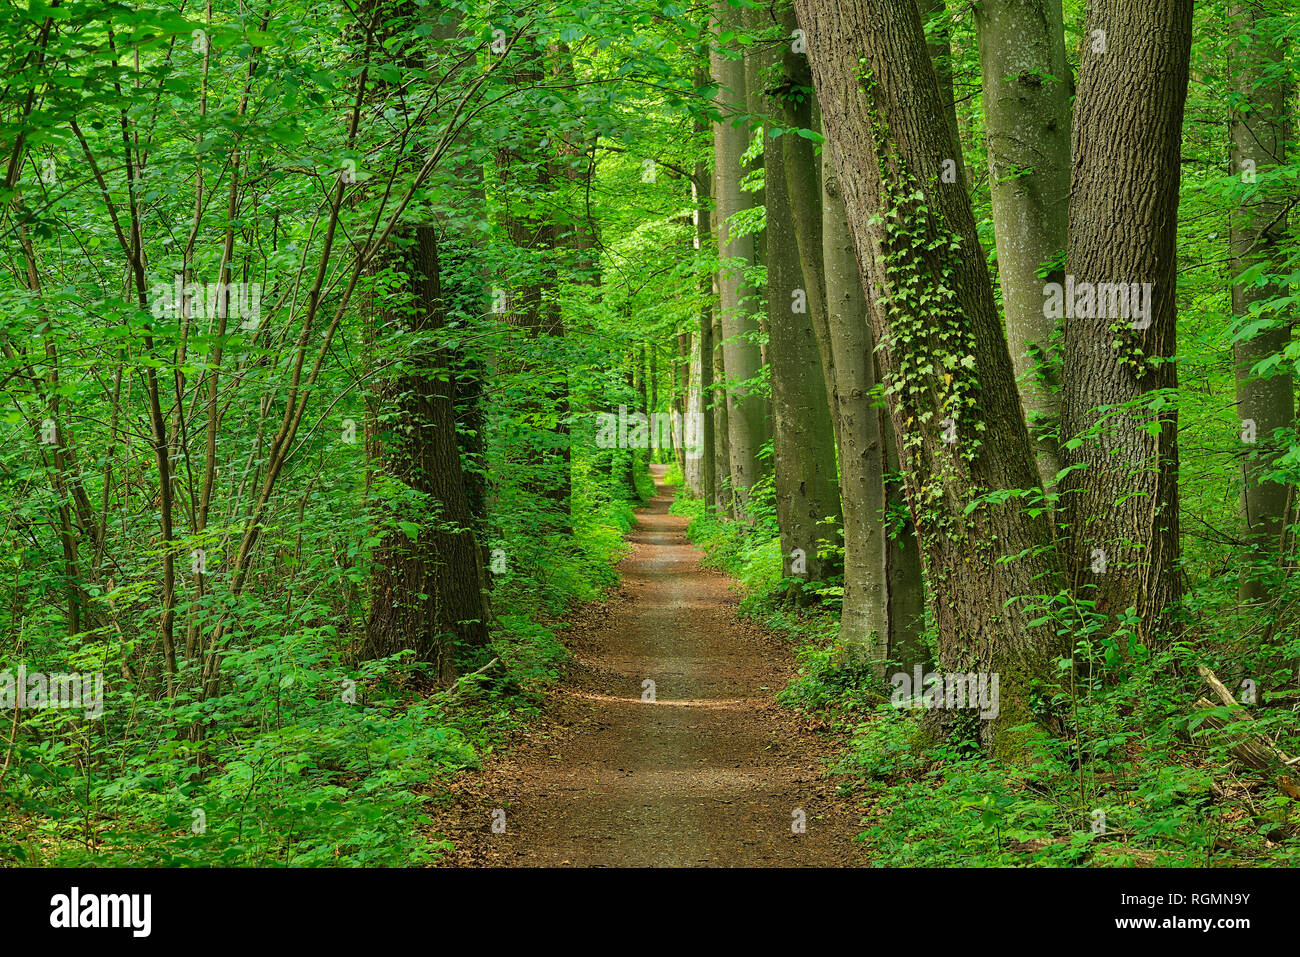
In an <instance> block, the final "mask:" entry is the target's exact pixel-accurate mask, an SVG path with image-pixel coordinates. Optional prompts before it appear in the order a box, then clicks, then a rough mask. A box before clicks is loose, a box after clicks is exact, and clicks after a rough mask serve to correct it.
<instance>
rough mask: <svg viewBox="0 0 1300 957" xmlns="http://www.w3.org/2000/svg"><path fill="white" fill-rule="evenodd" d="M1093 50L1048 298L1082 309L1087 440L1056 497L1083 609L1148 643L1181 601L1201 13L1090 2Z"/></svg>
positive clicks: (1075, 334) (1071, 329)
mask: <svg viewBox="0 0 1300 957" xmlns="http://www.w3.org/2000/svg"><path fill="white" fill-rule="evenodd" d="M1085 36H1087V37H1088V38H1089V42H1088V43H1087V44H1085V47H1084V53H1083V62H1082V65H1081V68H1080V72H1079V86H1078V96H1077V99H1076V108H1075V118H1074V161H1073V165H1074V176H1073V180H1072V183H1071V190H1070V235H1069V255H1068V258H1067V262H1066V273H1067V276H1066V283H1067V284H1066V287H1065V289H1064V290H1062V291H1061V295H1055V292H1054V293H1053V297H1054V298H1056V300H1057V302H1058V303H1060V304H1061V305H1062V306H1063V307H1066V308H1069V307H1073V306H1075V305H1076V304H1077V306H1078V308H1075V309H1074V310H1073V312H1074V314H1073V316H1071V315H1070V314H1069V313H1068V312H1067V313H1066V321H1065V352H1064V364H1063V369H1062V380H1063V384H1064V388H1063V399H1062V404H1063V408H1062V433H1061V435H1062V438H1063V439H1066V440H1069V439H1070V438H1072V437H1075V436H1079V437H1082V438H1083V441H1082V442H1081V444H1079V445H1078V447H1077V448H1073V449H1071V448H1069V446H1066V449H1065V451H1064V458H1065V464H1066V465H1067V466H1078V468H1075V469H1073V470H1072V471H1071V472H1070V474H1069V475H1068V476H1066V477H1065V479H1064V480H1063V481H1062V483H1061V493H1062V503H1063V506H1064V509H1065V519H1066V522H1067V524H1068V526H1069V528H1070V532H1071V538H1070V542H1069V546H1068V548H1067V552H1066V559H1067V568H1068V570H1069V577H1070V582H1071V585H1072V587H1074V589H1075V594H1076V595H1077V596H1078V597H1079V598H1081V599H1086V600H1089V601H1094V602H1096V606H1095V607H1096V609H1097V611H1099V612H1101V613H1104V614H1107V615H1111V616H1117V615H1120V614H1122V613H1123V612H1124V611H1125V609H1127V608H1135V609H1136V612H1137V614H1138V615H1139V616H1140V618H1141V619H1142V626H1141V627H1140V629H1139V634H1140V635H1143V636H1145V635H1150V634H1152V633H1155V632H1159V631H1162V630H1163V629H1164V625H1165V618H1164V617H1163V616H1164V612H1165V610H1166V609H1167V608H1168V607H1169V606H1170V605H1171V604H1172V603H1173V602H1174V601H1175V600H1176V599H1177V598H1178V596H1179V575H1180V569H1179V567H1178V561H1179V542H1178V422H1177V413H1176V411H1175V407H1174V403H1173V402H1171V401H1167V399H1166V398H1165V397H1166V395H1167V393H1166V392H1165V391H1164V390H1171V389H1174V388H1176V387H1177V384H1178V380H1177V372H1176V369H1175V366H1174V363H1173V362H1172V361H1170V359H1171V357H1172V356H1173V355H1174V353H1175V347H1174V342H1175V332H1176V329H1175V322H1176V319H1177V313H1178V308H1177V300H1176V288H1175V278H1176V268H1175V267H1176V249H1175V239H1176V236H1177V225H1178V180H1179V149H1180V146H1181V140H1182V121H1183V105H1184V102H1185V100H1186V96H1187V71H1188V56H1189V51H1190V48H1191V36H1192V0H1149V2H1147V3H1142V4H1130V3H1127V2H1124V0H1095V2H1094V3H1093V5H1092V8H1091V10H1090V12H1089V16H1088V22H1087V27H1086V29H1085ZM1103 49H1104V52H1103ZM1099 283H1107V284H1123V285H1122V286H1117V285H1116V286H1112V287H1111V288H1110V289H1109V290H1103V294H1100V295H1096V296H1095V297H1093V298H1094V300H1095V301H1093V302H1089V301H1088V299H1087V298H1085V294H1086V290H1087V289H1088V288H1089V287H1088V286H1087V285H1083V284H1092V285H1093V287H1094V289H1095V285H1096V284H1099ZM1071 285H1072V286H1073V287H1074V289H1073V291H1074V293H1075V295H1074V296H1071V295H1070V293H1071V289H1070V286H1071ZM1119 290H1123V291H1124V292H1125V293H1127V294H1128V297H1127V298H1128V308H1127V309H1126V308H1124V304H1123V297H1121V296H1120V295H1119ZM1045 298H1046V297H1045ZM1069 300H1074V301H1069ZM1134 300H1137V305H1138V307H1139V308H1134ZM1080 313H1083V314H1082V315H1080ZM1126 313H1127V315H1126ZM1134 313H1136V315H1134ZM1117 407H1123V408H1122V409H1117ZM1103 410H1104V411H1103ZM1086 432H1094V433H1096V434H1090V435H1085V434H1084V433H1086ZM1152 433H1154V434H1152Z"/></svg>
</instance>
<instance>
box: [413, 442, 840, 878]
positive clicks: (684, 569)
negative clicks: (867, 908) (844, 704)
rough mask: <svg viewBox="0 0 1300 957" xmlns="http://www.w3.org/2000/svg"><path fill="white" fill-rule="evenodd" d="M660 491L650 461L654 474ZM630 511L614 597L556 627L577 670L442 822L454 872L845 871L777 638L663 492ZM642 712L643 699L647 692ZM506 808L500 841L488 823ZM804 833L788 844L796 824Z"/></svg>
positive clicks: (473, 779)
mask: <svg viewBox="0 0 1300 957" xmlns="http://www.w3.org/2000/svg"><path fill="white" fill-rule="evenodd" d="M652 470H653V471H654V473H655V480H656V483H658V482H660V480H661V479H662V476H663V471H664V467H663V466H652ZM657 493H658V494H657V497H656V498H655V499H653V501H652V502H651V503H650V505H649V506H648V507H647V508H645V509H643V510H641V511H640V512H638V513H637V515H638V524H637V526H636V527H635V528H634V529H633V531H632V533H631V535H630V536H629V541H630V542H631V543H632V544H633V549H632V552H631V553H630V554H629V555H628V557H627V558H625V559H624V560H623V561H622V563H621V564H620V565H619V571H620V572H621V574H622V579H623V583H622V587H621V588H620V589H619V591H618V593H617V594H615V595H613V596H611V597H610V599H609V600H608V601H606V602H605V603H603V604H596V605H590V606H587V607H586V608H584V609H582V610H580V611H579V613H578V621H577V624H576V625H575V626H574V627H573V628H572V629H570V630H568V631H566V632H565V642H566V644H567V645H568V647H569V648H570V650H571V651H572V652H573V654H574V656H575V658H576V661H575V662H574V663H573V667H572V668H571V670H570V674H569V676H568V680H567V681H565V682H564V683H563V684H562V685H560V686H559V687H558V688H557V689H556V691H555V692H554V693H553V695H552V697H551V700H550V702H549V704H548V706H547V708H546V711H545V714H544V716H543V718H542V719H541V720H540V721H539V722H538V723H537V725H536V726H535V727H534V728H533V729H531V730H530V731H529V732H528V733H526V734H524V735H522V736H521V737H520V739H519V740H518V741H517V742H516V743H515V744H514V746H513V747H512V748H511V749H510V750H509V751H508V752H507V753H502V754H499V755H493V756H491V757H489V759H488V760H487V762H486V767H485V769H484V771H483V772H482V773H478V772H475V773H472V774H468V775H465V776H464V777H463V778H462V779H461V780H460V781H458V782H457V783H456V787H457V788H459V790H456V791H455V794H454V798H453V801H454V804H453V806H452V807H450V808H445V809H443V811H442V812H441V814H440V815H438V817H439V818H440V819H439V820H438V822H437V827H438V829H439V830H440V831H442V832H443V833H445V834H447V835H448V837H449V838H451V840H452V841H453V842H454V843H455V845H456V852H455V853H454V854H451V855H448V860H447V863H449V864H453V865H461V866H507V867H509V866H516V867H519V866H524V867H546V866H559V865H575V866H604V867H612V866H619V865H624V866H627V865H640V866H685V867H690V866H701V865H710V866H837V865H838V866H853V865H858V864H861V863H862V862H863V855H862V851H861V849H860V847H859V846H858V845H856V844H854V843H853V837H854V836H855V835H856V834H857V833H858V832H859V831H861V830H862V827H861V826H860V825H859V823H858V822H859V819H860V815H859V814H858V812H857V811H856V810H855V809H854V807H853V806H852V804H851V802H849V801H846V800H845V799H844V798H841V797H839V796H837V795H836V794H835V786H834V783H833V782H831V781H828V780H827V779H826V778H824V777H823V775H822V767H823V764H824V761H825V759H826V758H827V757H828V756H829V755H830V753H831V750H832V745H831V742H829V741H827V740H826V739H825V738H824V737H823V736H819V735H817V734H814V733H813V732H810V731H808V730H806V729H805V728H804V727H803V725H802V722H801V720H800V719H799V718H798V716H797V715H794V714H792V713H791V712H789V711H788V710H786V709H782V708H778V707H777V706H776V704H775V703H774V702H773V697H774V696H775V694H776V693H777V692H778V691H779V690H780V689H781V688H782V687H784V685H785V683H786V681H787V680H788V679H789V677H790V674H791V672H792V667H791V658H792V653H791V650H790V649H789V647H788V646H786V645H784V644H783V643H782V642H781V641H780V640H779V639H777V638H774V637H771V636H768V635H765V634H763V632H762V631H760V630H759V629H758V628H757V627H755V626H754V625H753V624H751V623H749V622H746V621H743V620H741V619H739V618H737V617H736V613H735V604H736V599H735V598H734V597H733V596H732V595H731V594H730V593H729V591H728V587H727V586H728V579H727V578H726V577H725V576H724V575H722V574H720V573H719V572H716V571H711V570H709V569H705V568H702V567H700V563H699V553H698V552H697V551H696V550H695V548H694V547H693V546H692V545H691V544H690V543H689V542H688V541H687V538H686V524H687V519H686V518H684V517H679V516H676V515H669V514H668V507H669V505H670V504H671V503H672V497H671V489H668V488H667V487H665V486H663V485H662V484H659V485H657ZM647 678H648V679H650V680H652V681H653V682H654V683H655V688H654V690H655V703H653V704H651V703H647V702H644V701H643V700H642V693H643V685H642V682H643V681H644V680H645V679H647ZM497 808H501V809H504V811H505V825H506V827H505V832H504V833H498V834H494V833H493V832H492V828H491V823H492V812H493V810H495V809H497ZM797 810H798V811H802V812H803V815H804V817H805V819H806V822H807V825H806V831H805V832H804V833H803V834H798V835H796V834H794V833H793V832H792V830H791V823H792V821H794V820H795V814H794V812H795V811H797Z"/></svg>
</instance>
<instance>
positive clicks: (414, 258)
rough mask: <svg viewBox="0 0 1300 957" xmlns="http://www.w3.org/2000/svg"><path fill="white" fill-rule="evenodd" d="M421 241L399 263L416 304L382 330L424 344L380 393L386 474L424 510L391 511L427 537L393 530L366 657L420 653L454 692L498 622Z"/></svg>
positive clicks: (433, 262)
mask: <svg viewBox="0 0 1300 957" xmlns="http://www.w3.org/2000/svg"><path fill="white" fill-rule="evenodd" d="M408 238H411V237H410V236H409V234H408ZM413 238H414V242H413V243H409V244H408V245H406V247H405V248H404V249H400V250H394V253H393V257H394V259H395V260H396V262H398V263H400V268H401V269H402V271H403V272H405V273H406V275H407V276H408V277H409V279H408V281H409V288H410V291H411V297H410V299H409V300H408V301H403V298H402V297H386V298H384V299H383V303H384V304H383V306H382V307H381V310H382V311H381V314H380V321H381V322H382V323H383V325H384V326H386V327H387V326H391V327H397V326H404V327H406V328H408V329H409V330H410V333H411V335H412V337H413V338H417V340H420V341H421V342H422V344H421V345H419V346H417V347H416V350H417V351H416V353H415V354H414V355H412V356H410V357H409V358H408V360H407V361H406V362H404V363H403V364H402V366H401V369H402V371H401V374H399V375H397V376H394V377H393V378H390V379H387V380H385V381H384V382H383V383H382V385H381V386H380V388H379V390H378V398H379V408H380V421H379V424H378V425H377V427H376V428H374V429H373V430H372V432H371V438H372V441H374V442H375V443H376V444H377V445H378V448H377V449H375V451H376V452H377V457H378V458H379V460H380V461H381V462H382V464H383V467H384V470H385V472H386V473H387V474H388V475H389V476H390V477H391V478H393V479H394V480H396V481H397V482H400V483H401V484H403V485H405V486H407V487H409V488H410V489H412V490H414V491H415V492H417V493H419V494H420V496H421V501H422V503H423V504H422V505H421V506H420V508H419V509H418V510H417V511H416V512H414V513H412V512H410V511H409V510H408V509H406V508H404V507H402V506H401V505H400V504H398V505H393V506H391V510H392V517H393V518H394V519H395V520H396V521H398V522H406V523H412V524H414V525H416V526H418V531H417V532H416V534H415V537H414V539H413V540H412V538H411V537H410V536H408V535H407V534H406V532H405V531H404V530H402V526H399V528H397V529H390V530H389V531H388V533H387V534H386V536H385V538H384V540H383V542H382V543H381V545H380V546H379V548H378V553H377V554H376V556H375V562H374V572H373V578H372V598H371V607H370V618H369V621H368V622H367V627H366V639H365V645H364V648H363V652H362V655H363V657H365V658H381V657H386V656H388V655H393V654H396V653H397V652H399V651H403V650H407V649H410V650H413V651H414V652H415V656H416V660H417V661H420V662H427V663H428V664H429V665H430V671H431V673H432V674H433V675H434V676H435V677H436V678H437V679H438V680H439V681H440V682H444V683H445V682H447V681H449V680H450V679H451V678H452V677H454V676H455V674H456V662H457V660H464V659H466V658H468V657H470V656H471V655H472V654H473V652H474V651H475V650H476V649H478V648H481V647H483V646H485V645H486V644H487V642H488V640H489V636H488V621H489V618H490V612H489V609H488V604H487V576H486V573H485V570H484V566H483V554H482V552H481V551H480V549H479V547H478V542H477V541H476V539H475V535H474V531H473V526H474V516H473V513H472V511H471V509H470V503H469V498H468V496H467V495H466V494H465V482H464V477H463V474H462V471H461V461H460V448H459V446H458V444H457V440H456V415H455V405H454V388H455V384H454V382H453V381H452V379H451V378H450V377H449V376H447V375H446V370H447V359H446V356H445V355H443V351H442V350H441V349H439V348H438V347H437V345H436V342H433V341H430V340H431V337H432V336H434V335H436V334H437V331H438V330H439V329H440V328H441V327H442V325H443V316H444V311H443V302H442V290H441V288H440V284H439V267H438V237H437V232H436V229H435V228H434V227H432V226H421V227H418V228H417V229H415V230H414V237H413ZM426 509H427V511H426Z"/></svg>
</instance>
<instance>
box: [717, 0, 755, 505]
mask: <svg viewBox="0 0 1300 957" xmlns="http://www.w3.org/2000/svg"><path fill="white" fill-rule="evenodd" d="M714 10H715V14H716V17H717V29H718V30H726V29H736V28H738V27H739V26H740V18H739V11H738V10H735V9H733V8H732V7H730V6H729V5H728V4H727V3H726V0H715V2H714ZM712 66H713V75H714V77H715V79H716V80H717V81H718V83H719V84H720V87H721V88H720V90H719V93H718V104H719V107H720V108H721V110H722V113H723V119H722V121H721V122H719V123H715V124H714V126H713V143H714V152H715V158H716V162H715V170H716V172H715V175H716V176H717V200H718V201H717V209H718V222H717V228H718V250H719V254H720V256H721V257H722V259H723V260H724V264H723V266H722V269H721V272H720V274H719V277H718V288H719V293H720V297H721V304H720V312H721V318H722V335H723V339H722V352H723V359H724V365H725V367H726V374H727V379H726V401H727V410H726V419H727V452H728V458H729V467H730V475H731V486H732V494H733V496H734V500H735V501H734V512H735V515H736V517H737V518H739V519H742V520H744V519H745V518H746V516H745V507H746V503H747V501H748V492H749V488H750V486H751V485H753V484H754V482H755V481H756V480H757V479H758V477H759V475H760V467H759V459H758V452H759V450H760V449H761V448H762V446H763V443H764V441H766V436H767V421H766V420H767V403H766V401H765V400H764V398H763V396H762V395H761V394H760V393H759V392H758V391H757V390H756V389H754V388H753V386H751V385H750V384H748V383H749V381H750V380H751V379H753V378H755V377H756V376H757V375H758V372H759V369H760V366H761V362H762V359H761V354H760V350H759V346H758V343H757V342H756V341H755V334H756V333H757V332H758V328H757V324H756V323H755V322H754V321H753V319H752V318H751V316H750V310H751V309H752V308H753V291H752V290H751V289H750V288H749V287H748V286H747V285H746V284H745V281H744V277H743V275H742V272H741V271H742V270H743V269H744V268H745V266H747V265H749V264H752V263H753V262H754V237H753V236H752V235H749V236H733V235H731V234H732V230H731V228H730V227H729V226H728V224H727V220H728V219H730V218H731V217H732V216H734V215H736V214H737V213H739V212H741V211H743V210H746V209H748V208H750V206H751V205H752V197H751V194H749V193H746V192H744V191H742V190H741V188H740V179H741V174H742V169H741V157H742V156H743V155H744V153H745V149H746V147H747V146H748V145H749V136H750V131H749V124H748V123H742V124H738V125H733V123H732V117H733V116H735V115H743V114H744V113H745V111H746V105H745V65H744V62H743V61H742V60H739V59H731V58H729V57H727V56H725V55H724V54H723V53H722V52H721V51H719V50H714V51H713V52H712ZM715 381H716V379H715Z"/></svg>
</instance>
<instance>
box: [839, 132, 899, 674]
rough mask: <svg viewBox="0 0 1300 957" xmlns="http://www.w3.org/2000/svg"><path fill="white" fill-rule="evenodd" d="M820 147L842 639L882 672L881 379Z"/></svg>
mask: <svg viewBox="0 0 1300 957" xmlns="http://www.w3.org/2000/svg"><path fill="white" fill-rule="evenodd" d="M830 149H831V145H830V143H829V142H828V143H827V144H826V146H825V148H824V150H823V153H822V160H823V169H822V244H823V260H824V263H825V281H826V306H827V318H828V320H829V326H830V337H831V346H832V349H833V351H834V357H835V378H836V401H837V410H836V411H837V414H838V418H839V421H840V498H841V502H842V503H843V510H844V596H843V599H842V601H841V608H840V632H839V636H840V643H841V645H842V646H843V647H844V650H845V655H846V657H847V658H848V659H849V661H850V662H853V663H860V664H871V665H873V666H875V667H876V668H877V671H878V673H880V674H882V675H883V663H884V662H885V661H886V660H887V659H888V657H889V635H890V622H889V582H888V578H887V575H886V567H887V549H888V530H887V528H886V525H885V501H886V500H885V444H884V438H883V435H882V420H881V416H880V412H879V410H877V409H875V408H873V407H872V399H871V392H872V390H873V389H874V388H875V385H876V374H875V357H874V356H873V354H872V349H873V340H872V335H871V327H870V324H869V322H868V319H867V303H866V299H865V297H864V296H863V295H862V280H861V279H860V278H859V273H858V262H857V257H856V255H855V253H854V251H853V236H852V233H851V232H850V231H849V223H848V217H847V215H846V214H845V212H844V200H843V197H842V196H841V193H840V186H839V179H838V177H837V176H836V174H835V168H834V164H833V163H832V162H831V161H830V159H829V157H828V156H827V151H829V150H830Z"/></svg>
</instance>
